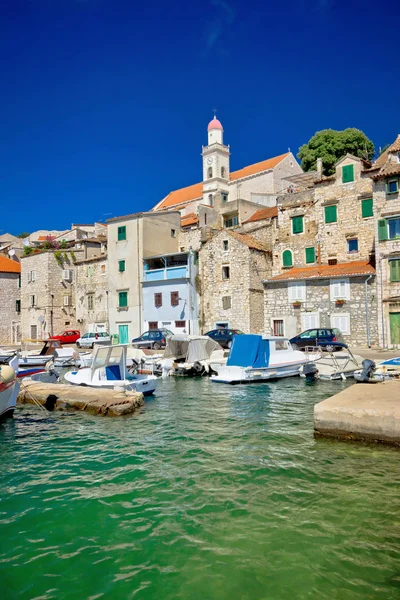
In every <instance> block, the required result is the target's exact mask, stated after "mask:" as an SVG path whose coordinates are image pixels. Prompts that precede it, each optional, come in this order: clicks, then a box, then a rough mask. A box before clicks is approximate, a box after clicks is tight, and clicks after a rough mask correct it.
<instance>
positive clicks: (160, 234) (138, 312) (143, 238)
mask: <svg viewBox="0 0 400 600" xmlns="http://www.w3.org/2000/svg"><path fill="white" fill-rule="evenodd" d="M180 219H181V217H180V213H179V212H178V211H165V212H164V211H163V212H161V213H157V212H145V213H137V214H132V215H126V216H122V217H115V218H113V219H109V220H108V221H107V223H108V227H107V232H108V290H109V293H108V309H109V322H110V333H111V334H116V335H118V336H119V340H120V342H121V343H127V342H128V341H130V340H131V339H132V338H134V337H137V336H139V335H140V334H141V333H142V332H143V327H144V319H143V299H142V277H143V260H144V259H145V258H150V257H152V256H159V255H160V254H171V253H175V252H179V230H180Z"/></svg>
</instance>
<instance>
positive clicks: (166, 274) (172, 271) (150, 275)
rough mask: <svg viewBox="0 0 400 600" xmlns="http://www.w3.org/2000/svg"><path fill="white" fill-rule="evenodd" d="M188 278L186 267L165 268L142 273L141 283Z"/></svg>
mask: <svg viewBox="0 0 400 600" xmlns="http://www.w3.org/2000/svg"><path fill="white" fill-rule="evenodd" d="M186 277H189V269H188V266H187V265H181V266H179V267H167V268H166V269H150V270H148V271H144V272H143V281H160V280H162V279H181V278H186Z"/></svg>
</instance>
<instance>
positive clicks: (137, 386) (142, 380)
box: [64, 367, 157, 396]
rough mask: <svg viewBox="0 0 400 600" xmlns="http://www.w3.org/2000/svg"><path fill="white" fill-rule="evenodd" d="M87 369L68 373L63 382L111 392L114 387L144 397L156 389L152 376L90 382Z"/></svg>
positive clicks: (155, 382) (154, 379)
mask: <svg viewBox="0 0 400 600" xmlns="http://www.w3.org/2000/svg"><path fill="white" fill-rule="evenodd" d="M90 372H91V369H90V368H89V367H84V368H83V369H80V370H79V371H70V372H69V373H66V374H65V375H64V379H65V381H68V383H70V384H72V385H80V386H87V387H91V388H99V389H100V388H101V389H108V390H113V389H114V388H116V387H121V388H123V389H124V390H126V391H129V392H141V393H142V394H143V395H144V396H150V395H151V394H154V392H155V390H156V387H157V377H155V376H153V375H149V376H147V375H142V376H141V375H137V376H132V378H129V379H124V380H122V381H121V380H110V381H108V380H103V381H91V379H90V374H91V373H90Z"/></svg>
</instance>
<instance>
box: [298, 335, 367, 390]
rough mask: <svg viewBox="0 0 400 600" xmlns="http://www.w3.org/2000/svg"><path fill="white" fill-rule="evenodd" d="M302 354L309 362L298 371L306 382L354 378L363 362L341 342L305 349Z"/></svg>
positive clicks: (321, 344)
mask: <svg viewBox="0 0 400 600" xmlns="http://www.w3.org/2000/svg"><path fill="white" fill-rule="evenodd" d="M304 354H305V355H306V357H307V358H308V360H309V362H308V363H306V364H305V365H304V366H303V367H302V368H301V369H300V376H301V377H305V378H306V379H307V380H308V381H311V380H314V379H322V380H327V381H335V380H341V381H345V380H346V379H348V378H349V377H350V378H351V377H353V376H354V373H355V372H356V371H357V370H358V369H359V368H360V366H361V362H362V360H363V358H362V357H361V356H358V355H354V354H353V353H352V352H351V350H350V348H349V347H348V346H347V344H343V343H341V342H326V343H320V345H319V346H317V347H306V348H305V349H304ZM311 365H314V367H313V368H312V367H311Z"/></svg>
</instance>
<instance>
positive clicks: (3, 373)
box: [0, 365, 15, 383]
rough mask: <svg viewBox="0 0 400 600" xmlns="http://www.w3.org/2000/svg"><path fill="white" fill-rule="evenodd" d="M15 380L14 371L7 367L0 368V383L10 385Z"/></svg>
mask: <svg viewBox="0 0 400 600" xmlns="http://www.w3.org/2000/svg"><path fill="white" fill-rule="evenodd" d="M14 379H15V371H14V369H13V368H12V367H10V366H9V365H3V366H1V367H0V381H1V382H2V383H11V382H12V381H14Z"/></svg>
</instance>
